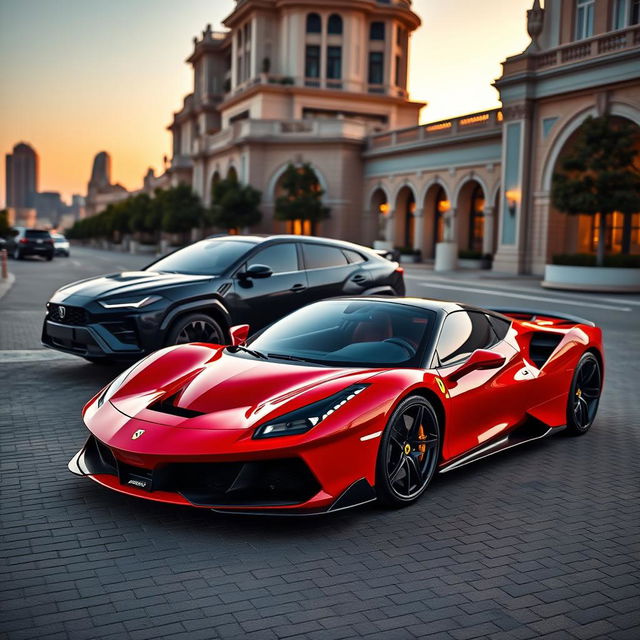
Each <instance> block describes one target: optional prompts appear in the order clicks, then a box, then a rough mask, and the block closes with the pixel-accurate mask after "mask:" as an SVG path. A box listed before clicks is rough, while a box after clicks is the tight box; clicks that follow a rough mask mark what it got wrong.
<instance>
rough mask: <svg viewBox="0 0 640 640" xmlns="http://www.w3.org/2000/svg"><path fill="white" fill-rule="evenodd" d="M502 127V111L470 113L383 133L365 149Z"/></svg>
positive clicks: (400, 144) (375, 137)
mask: <svg viewBox="0 0 640 640" xmlns="http://www.w3.org/2000/svg"><path fill="white" fill-rule="evenodd" d="M501 127H502V111H501V110H500V109H492V110H490V111H481V112H479V113H471V114H469V115H466V116H460V117H459V118H451V119H449V120H440V121H438V122H429V123H427V124H422V125H419V126H417V127H408V128H406V129H396V130H394V131H385V132H384V133H378V134H375V135H372V136H370V137H369V138H368V141H367V147H368V149H370V150H374V149H380V148H388V147H395V146H402V145H406V144H415V143H418V142H423V141H428V140H431V139H434V140H441V139H445V138H455V137H458V136H464V135H468V134H469V133H474V132H477V131H491V130H495V131H500V130H501Z"/></svg>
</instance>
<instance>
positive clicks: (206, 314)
mask: <svg viewBox="0 0 640 640" xmlns="http://www.w3.org/2000/svg"><path fill="white" fill-rule="evenodd" d="M404 292H405V287H404V278H403V270H402V268H401V267H399V265H398V263H397V262H390V261H389V260H386V259H385V258H381V257H380V256H378V255H376V253H374V252H373V251H372V250H371V249H367V248H365V247H361V246H359V245H356V244H351V243H349V242H341V241H338V240H328V239H325V238H313V237H307V236H288V235H282V236H268V237H261V236H220V237H213V238H209V239H207V240H202V241H200V242H196V243H195V244H192V245H190V246H188V247H185V248H184V249H180V250H178V251H176V252H174V253H172V254H169V255H168V256H165V257H164V258H160V259H159V260H157V261H156V262H153V263H152V264H150V265H149V266H147V267H146V268H145V269H144V270H143V271H135V272H124V273H114V274H110V275H105V276H100V277H97V278H90V279H88V280H81V281H79V282H74V283H72V284H69V285H66V286H65V287H62V288H61V289H58V291H56V292H55V294H54V295H53V297H52V298H51V300H50V301H49V302H48V303H47V315H46V317H45V321H44V325H43V327H42V343H43V344H44V345H45V346H48V347H52V348H54V349H59V350H61V351H66V352H68V353H74V354H77V355H79V356H82V357H84V358H86V359H87V360H91V361H99V360H104V359H117V360H130V359H135V358H139V357H140V356H142V355H144V354H146V353H149V352H151V351H154V350H155V349H158V348H160V347H163V346H166V345H172V344H181V343H185V342H211V343H227V342H229V329H230V327H231V326H233V325H235V324H249V325H250V326H251V331H252V332H255V331H257V330H259V329H261V328H262V327H265V326H266V325H268V324H270V323H272V322H274V321H275V320H277V319H279V318H281V317H283V316H285V315H287V314H288V313H290V312H292V311H294V310H295V309H298V308H300V307H302V306H304V305H306V304H309V303H310V302H315V301H316V300H321V299H323V298H330V297H332V296H340V295H351V296H352V295H376V294H380V295H404Z"/></svg>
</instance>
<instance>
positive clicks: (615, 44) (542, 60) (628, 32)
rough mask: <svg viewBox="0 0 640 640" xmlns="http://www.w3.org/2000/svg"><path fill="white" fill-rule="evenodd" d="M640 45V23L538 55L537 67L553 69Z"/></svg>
mask: <svg viewBox="0 0 640 640" xmlns="http://www.w3.org/2000/svg"><path fill="white" fill-rule="evenodd" d="M638 46H640V25H634V26H632V27H627V28H626V29H619V30H618V31H611V32H609V33H605V34H604V35H599V36H594V37H593V38H587V39H586V40H578V41H577V42H571V43H570V44H565V45H562V46H560V47H556V48H555V49H552V50H551V51H545V52H544V53H541V54H539V55H538V56H536V59H535V65H534V66H535V69H545V70H546V69H551V68H554V67H559V66H561V65H565V64H571V63H573V62H577V61H579V60H589V59H591V58H597V57H599V56H603V55H607V54H610V53H614V52H618V51H623V50H625V49H632V48H634V47H638Z"/></svg>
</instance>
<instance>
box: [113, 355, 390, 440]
mask: <svg viewBox="0 0 640 640" xmlns="http://www.w3.org/2000/svg"><path fill="white" fill-rule="evenodd" d="M157 362H159V361H157ZM163 369H164V371H165V377H167V376H166V371H167V367H163ZM378 372H379V370H372V369H339V368H326V367H314V366H302V365H297V364H288V363H283V362H273V361H269V362H266V361H263V360H254V359H253V358H244V357H238V356H232V355H229V354H226V353H224V352H218V354H217V357H215V358H214V359H212V360H210V361H209V362H206V363H204V364H202V365H201V366H198V367H195V368H194V369H192V370H191V371H189V372H187V373H186V374H184V375H181V376H179V377H177V378H175V377H174V378H172V379H171V380H170V381H169V382H167V383H165V384H162V385H155V386H154V385H152V384H147V385H146V386H147V389H143V388H141V385H140V381H141V380H149V379H150V378H151V377H152V375H151V373H152V371H149V372H147V371H146V370H145V368H142V369H140V370H139V371H138V372H136V375H135V376H132V379H131V380H130V381H128V382H127V383H125V385H123V387H122V388H121V389H120V390H119V391H118V392H117V393H116V394H115V395H114V396H113V398H112V399H111V402H112V404H113V405H114V406H115V407H116V408H117V409H118V410H119V411H120V412H122V413H124V414H125V415H127V416H129V417H132V418H139V419H141V420H146V421H148V422H155V423H159V424H166V425H171V426H176V427H188V428H191V429H193V428H199V429H238V428H248V427H251V426H253V425H254V424H256V423H257V422H259V421H261V420H262V419H263V418H265V417H267V416H268V415H269V414H271V413H272V412H273V413H274V414H276V415H281V414H283V413H286V412H289V411H294V410H295V409H298V408H299V407H301V406H304V405H307V404H310V403H312V402H315V401H317V400H320V399H323V398H326V397H328V396H330V395H332V394H334V393H337V392H338V391H341V390H342V389H344V388H346V387H348V386H349V385H351V384H355V383H358V382H362V381H363V380H365V379H366V378H368V377H370V376H371V375H373V374H375V373H378ZM149 381H150V380H149ZM169 400H170V401H169ZM159 401H162V402H164V403H165V406H164V407H160V406H159ZM167 405H169V407H168V410H167ZM150 407H152V408H150ZM172 407H175V408H177V411H174V410H173V409H172ZM180 410H188V411H189V412H194V413H193V415H192V416H185V415H176V414H179V413H180ZM183 413H184V412H183ZM198 414H199V415H198Z"/></svg>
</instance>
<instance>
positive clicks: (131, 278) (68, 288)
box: [51, 271, 217, 303]
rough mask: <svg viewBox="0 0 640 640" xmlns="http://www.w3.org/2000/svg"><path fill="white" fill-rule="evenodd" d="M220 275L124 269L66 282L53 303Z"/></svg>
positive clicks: (140, 291)
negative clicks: (118, 271) (120, 271)
mask: <svg viewBox="0 0 640 640" xmlns="http://www.w3.org/2000/svg"><path fill="white" fill-rule="evenodd" d="M216 277H217V276H196V275H186V274H182V273H160V272H158V271H123V272H122V273H110V274H107V275H104V276H98V277H97V278H88V279H87V280H79V281H78V282H72V283H71V284H68V285H65V286H64V287H61V288H60V289H58V290H57V291H56V292H55V293H54V294H53V296H52V297H51V302H56V303H60V302H65V301H66V300H68V299H69V298H71V297H75V296H82V297H83V298H105V297H109V298H111V297H116V296H117V297H120V296H123V295H124V296H127V295H130V294H133V295H137V294H144V293H148V294H158V293H160V292H161V290H163V289H166V288H170V287H176V286H180V285H188V284H194V283H197V282H203V281H205V280H212V279H213V278H216Z"/></svg>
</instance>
